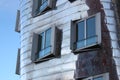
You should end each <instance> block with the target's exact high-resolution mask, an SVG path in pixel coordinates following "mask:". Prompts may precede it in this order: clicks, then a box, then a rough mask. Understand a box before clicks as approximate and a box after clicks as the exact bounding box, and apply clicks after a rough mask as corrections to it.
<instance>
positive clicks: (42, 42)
mask: <svg viewBox="0 0 120 80" xmlns="http://www.w3.org/2000/svg"><path fill="white" fill-rule="evenodd" d="M40 36H41V40H40V41H41V42H40V43H41V44H40V45H41V46H40V50H42V49H44V40H45V39H44V32H43V33H41V34H40Z"/></svg>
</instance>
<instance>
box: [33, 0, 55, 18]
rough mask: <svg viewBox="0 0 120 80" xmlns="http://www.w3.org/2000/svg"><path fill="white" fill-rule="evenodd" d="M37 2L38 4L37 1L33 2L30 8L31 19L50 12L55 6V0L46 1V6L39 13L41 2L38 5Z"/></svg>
mask: <svg viewBox="0 0 120 80" xmlns="http://www.w3.org/2000/svg"><path fill="white" fill-rule="evenodd" d="M39 2H40V1H39V0H33V6H32V16H33V17H36V16H39V15H41V14H44V13H46V12H48V11H49V10H52V9H53V8H55V5H56V0H48V1H47V2H48V4H47V6H46V7H45V8H44V9H43V10H42V11H40V7H41V6H42V5H41V3H42V2H41V3H40V4H38V3H39Z"/></svg>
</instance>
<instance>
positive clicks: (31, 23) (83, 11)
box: [20, 0, 120, 80]
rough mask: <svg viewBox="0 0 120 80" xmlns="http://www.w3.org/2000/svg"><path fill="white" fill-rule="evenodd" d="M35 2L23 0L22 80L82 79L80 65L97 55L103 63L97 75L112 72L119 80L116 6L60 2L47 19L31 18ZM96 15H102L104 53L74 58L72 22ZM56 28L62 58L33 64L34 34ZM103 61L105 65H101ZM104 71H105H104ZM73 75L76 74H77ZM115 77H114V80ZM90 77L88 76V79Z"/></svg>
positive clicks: (102, 1)
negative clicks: (61, 33) (71, 37)
mask: <svg viewBox="0 0 120 80" xmlns="http://www.w3.org/2000/svg"><path fill="white" fill-rule="evenodd" d="M32 3H33V1H32V0H20V13H21V16H20V19H21V21H20V24H21V33H20V34H21V53H20V56H21V59H20V60H21V66H20V71H21V74H20V76H21V80H74V77H75V78H80V77H81V75H79V74H78V73H80V70H79V67H78V68H76V67H77V65H76V64H77V63H81V60H80V59H81V57H82V56H83V57H85V59H86V55H87V54H88V55H94V54H96V57H97V59H98V60H100V62H98V63H100V64H99V65H101V67H100V68H99V67H98V65H96V64H95V66H96V67H97V68H99V69H100V70H101V71H100V72H97V73H103V72H110V78H111V80H117V78H119V80H120V48H119V47H120V46H119V45H118V36H117V30H116V27H117V25H116V20H115V13H114V7H113V2H112V1H111V0H76V1H74V2H73V3H70V2H69V1H68V0H57V3H56V9H55V10H51V11H49V12H47V13H45V14H44V15H40V16H37V17H35V18H33V17H32V15H31V13H32ZM97 12H101V13H102V41H103V44H102V49H100V50H95V51H93V52H87V53H81V54H79V55H74V54H73V53H71V50H70V24H71V20H78V19H82V18H85V17H88V16H90V15H93V14H95V13H97ZM54 26H57V27H58V28H60V29H62V31H63V37H62V46H61V47H62V49H61V58H54V59H51V60H49V61H46V62H42V63H38V64H35V63H32V61H31V59H30V58H31V48H32V37H33V32H36V33H39V32H40V31H42V30H44V29H46V28H48V27H54ZM102 61H103V62H102ZM103 67H105V68H103ZM74 71H77V72H76V73H75V74H74ZM112 75H113V76H112ZM116 75H118V76H116ZM89 76H91V75H87V77H89Z"/></svg>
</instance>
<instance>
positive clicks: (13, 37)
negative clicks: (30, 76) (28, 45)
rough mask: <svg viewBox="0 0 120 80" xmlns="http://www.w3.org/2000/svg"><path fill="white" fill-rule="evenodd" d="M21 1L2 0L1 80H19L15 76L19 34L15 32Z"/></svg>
mask: <svg viewBox="0 0 120 80" xmlns="http://www.w3.org/2000/svg"><path fill="white" fill-rule="evenodd" d="M18 6H19V0H10V1H9V0H0V80H19V76H17V75H16V74H15V67H16V58H17V49H18V48H19V47H20V37H19V34H18V33H16V32H15V31H14V28H15V21H16V11H17V9H18Z"/></svg>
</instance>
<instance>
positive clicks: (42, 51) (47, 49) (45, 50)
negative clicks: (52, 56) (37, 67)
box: [39, 47, 51, 58]
mask: <svg viewBox="0 0 120 80" xmlns="http://www.w3.org/2000/svg"><path fill="white" fill-rule="evenodd" d="M50 51H51V47H47V48H46V49H44V50H41V51H40V52H39V58H43V57H44V56H46V55H47V54H49V53H50Z"/></svg>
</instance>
